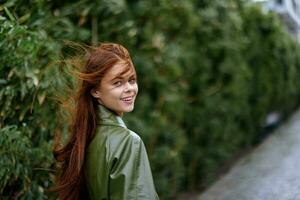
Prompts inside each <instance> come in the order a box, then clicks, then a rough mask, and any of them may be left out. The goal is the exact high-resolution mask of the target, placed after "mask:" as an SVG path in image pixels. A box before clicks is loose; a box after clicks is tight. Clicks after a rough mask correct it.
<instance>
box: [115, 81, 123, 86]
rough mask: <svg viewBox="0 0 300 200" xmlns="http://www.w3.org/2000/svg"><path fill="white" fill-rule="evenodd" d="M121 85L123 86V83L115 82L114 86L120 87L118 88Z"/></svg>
mask: <svg viewBox="0 0 300 200" xmlns="http://www.w3.org/2000/svg"><path fill="white" fill-rule="evenodd" d="M120 85H122V82H121V81H117V82H114V86H116V87H118V86H120Z"/></svg>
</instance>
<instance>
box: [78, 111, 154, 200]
mask: <svg viewBox="0 0 300 200" xmlns="http://www.w3.org/2000/svg"><path fill="white" fill-rule="evenodd" d="M98 114H99V116H98V119H99V126H98V127H97V130H96V135H95V137H94V139H93V140H92V142H91V143H90V145H89V147H88V149H87V153H86V161H85V166H84V173H85V178H86V184H87V189H88V193H89V197H90V199H91V200H96V199H97V200H109V199H110V200H130V199H141V200H148V199H149V200H156V199H159V197H158V195H157V193H156V191H155V187H154V183H153V178H152V174H151V169H150V164H149V161H148V156H147V152H146V149H145V146H144V143H143V141H142V140H141V138H140V137H139V136H138V135H137V134H136V133H134V132H133V131H131V130H129V129H127V127H126V125H125V124H124V122H123V120H122V118H121V117H119V116H117V115H116V114H114V113H113V112H112V111H110V110H109V109H107V108H106V107H104V106H102V105H99V112H98Z"/></svg>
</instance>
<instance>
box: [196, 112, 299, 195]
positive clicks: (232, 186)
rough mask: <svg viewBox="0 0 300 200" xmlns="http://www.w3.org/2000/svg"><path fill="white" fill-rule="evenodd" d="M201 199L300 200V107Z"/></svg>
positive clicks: (205, 192)
mask: <svg viewBox="0 0 300 200" xmlns="http://www.w3.org/2000/svg"><path fill="white" fill-rule="evenodd" d="M195 199H197V200H300V110H299V111H297V112H296V113H295V114H294V115H293V116H292V117H291V118H290V119H289V120H288V121H287V122H286V123H285V124H283V125H282V126H281V127H280V128H279V129H277V130H276V131H275V132H274V133H272V135H271V136H270V137H268V138H267V139H266V140H265V141H264V142H263V143H262V144H261V145H259V146H258V147H257V148H256V149H255V150H254V151H253V152H251V154H249V155H247V156H245V157H244V158H242V159H241V160H239V161H238V162H237V164H236V165H235V166H233V167H232V168H231V170H230V171H229V172H228V173H227V174H225V175H224V176H223V177H222V178H221V179H220V180H218V181H217V182H216V183H215V184H213V185H212V186H211V187H210V188H209V189H208V190H207V191H204V193H202V194H201V195H199V196H197V197H196V198H195Z"/></svg>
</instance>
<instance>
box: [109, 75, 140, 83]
mask: <svg viewBox="0 0 300 200" xmlns="http://www.w3.org/2000/svg"><path fill="white" fill-rule="evenodd" d="M129 78H136V75H135V74H132V75H131V76H129ZM118 79H121V80H124V79H125V77H124V76H116V77H115V78H113V79H111V81H112V82H113V81H115V80H118Z"/></svg>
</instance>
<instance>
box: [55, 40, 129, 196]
mask: <svg viewBox="0 0 300 200" xmlns="http://www.w3.org/2000/svg"><path fill="white" fill-rule="evenodd" d="M79 46H80V48H81V49H84V52H85V55H82V56H78V55H77V56H75V57H74V58H72V59H69V60H66V61H67V63H68V64H71V65H72V66H73V67H75V69H76V70H75V71H73V72H74V73H72V74H74V75H75V77H76V78H77V80H78V88H77V91H76V92H75V94H74V95H73V109H72V110H73V111H72V113H71V120H70V123H69V125H68V131H69V133H70V135H69V138H68V140H67V142H66V143H65V145H63V146H61V145H59V146H57V145H56V146H55V147H54V151H53V153H54V157H55V159H56V161H57V166H58V169H59V170H58V171H59V173H58V174H57V183H56V186H55V187H54V188H52V189H50V191H54V192H57V193H58V197H59V199H60V200H66V199H72V200H73V199H74V200H76V199H86V195H87V189H86V185H85V177H84V170H83V167H84V162H85V153H86V149H87V147H88V145H89V144H90V142H91V140H92V139H93V137H94V135H95V131H96V128H97V123H98V120H99V119H97V108H98V101H97V100H96V99H95V98H94V97H93V96H92V95H91V93H90V91H91V90H92V89H93V88H97V87H98V86H99V84H100V82H101V80H102V78H103V77H104V76H105V74H106V73H107V72H108V70H110V68H111V67H112V66H114V65H115V64H116V63H119V62H121V63H123V64H125V65H126V66H127V67H126V68H125V71H123V72H122V74H123V73H126V72H127V71H128V70H130V69H133V70H134V67H133V64H132V61H131V58H130V55H129V53H128V51H127V50H126V49H125V48H124V47H123V46H121V45H119V44H114V43H102V44H100V45H99V46H94V47H90V46H89V47H88V46H81V45H79ZM55 140H56V141H60V137H59V136H58V135H56V136H55Z"/></svg>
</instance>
